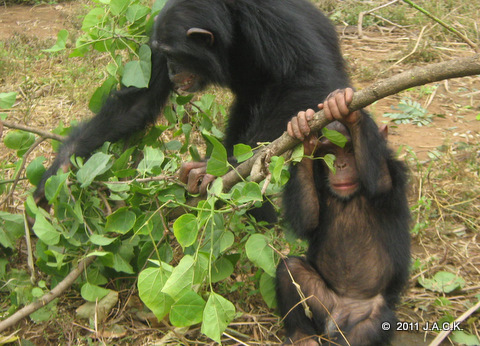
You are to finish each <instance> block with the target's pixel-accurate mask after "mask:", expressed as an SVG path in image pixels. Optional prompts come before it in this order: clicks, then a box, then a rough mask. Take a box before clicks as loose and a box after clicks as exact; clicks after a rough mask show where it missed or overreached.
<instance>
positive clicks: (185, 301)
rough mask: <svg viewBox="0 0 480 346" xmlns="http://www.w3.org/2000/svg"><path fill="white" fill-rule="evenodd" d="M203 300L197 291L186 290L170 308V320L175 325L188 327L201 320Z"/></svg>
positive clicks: (203, 306)
mask: <svg viewBox="0 0 480 346" xmlns="http://www.w3.org/2000/svg"><path fill="white" fill-rule="evenodd" d="M204 308H205V301H204V300H203V299H202V297H200V296H199V295H198V294H197V293H195V292H193V291H187V292H186V293H185V294H184V295H183V296H181V297H180V298H179V299H178V300H177V301H176V302H175V303H174V304H173V305H172V308H171V310H170V322H171V323H172V325H174V326H175V327H188V326H191V325H194V324H197V323H200V322H202V319H203V309H204Z"/></svg>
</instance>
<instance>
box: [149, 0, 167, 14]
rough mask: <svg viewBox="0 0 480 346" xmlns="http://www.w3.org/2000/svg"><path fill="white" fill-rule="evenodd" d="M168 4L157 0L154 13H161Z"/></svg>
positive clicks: (162, 0) (153, 9)
mask: <svg viewBox="0 0 480 346" xmlns="http://www.w3.org/2000/svg"><path fill="white" fill-rule="evenodd" d="M166 3H167V0H155V2H154V3H153V6H152V13H156V12H159V11H160V10H161V9H162V8H163V6H165V4H166Z"/></svg>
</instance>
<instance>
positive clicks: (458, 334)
mask: <svg viewBox="0 0 480 346" xmlns="http://www.w3.org/2000/svg"><path fill="white" fill-rule="evenodd" d="M451 339H452V341H453V342H456V343H458V344H459V345H467V346H478V345H480V340H479V339H478V338H477V336H476V335H472V334H468V333H465V332H464V331H462V330H456V331H454V332H453V333H452V336H451Z"/></svg>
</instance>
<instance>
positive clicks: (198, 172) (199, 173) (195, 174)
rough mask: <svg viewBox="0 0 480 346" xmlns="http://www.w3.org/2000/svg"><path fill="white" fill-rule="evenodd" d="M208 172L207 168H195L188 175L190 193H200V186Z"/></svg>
mask: <svg viewBox="0 0 480 346" xmlns="http://www.w3.org/2000/svg"><path fill="white" fill-rule="evenodd" d="M205 172H206V166H205V167H202V168H194V169H192V170H191V171H190V173H189V174H188V182H187V191H188V192H190V193H194V194H195V193H199V191H200V185H201V184H202V180H203V177H204V175H205Z"/></svg>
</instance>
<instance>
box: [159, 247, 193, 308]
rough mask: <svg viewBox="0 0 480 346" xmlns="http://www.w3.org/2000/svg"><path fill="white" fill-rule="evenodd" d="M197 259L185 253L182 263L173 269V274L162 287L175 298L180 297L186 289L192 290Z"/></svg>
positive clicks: (164, 291)
mask: <svg viewBox="0 0 480 346" xmlns="http://www.w3.org/2000/svg"><path fill="white" fill-rule="evenodd" d="M194 267H195V260H194V259H193V257H192V256H190V255H185V256H184V257H183V258H182V259H181V260H180V263H178V265H177V266H176V267H175V268H174V269H173V272H172V275H171V276H170V277H169V278H168V280H167V282H166V283H165V286H164V287H163V289H162V292H163V293H166V294H168V295H169V296H170V297H172V298H173V299H178V298H179V297H181V296H182V295H183V294H184V293H185V292H186V291H190V290H191V287H192V285H193V278H194Z"/></svg>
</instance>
